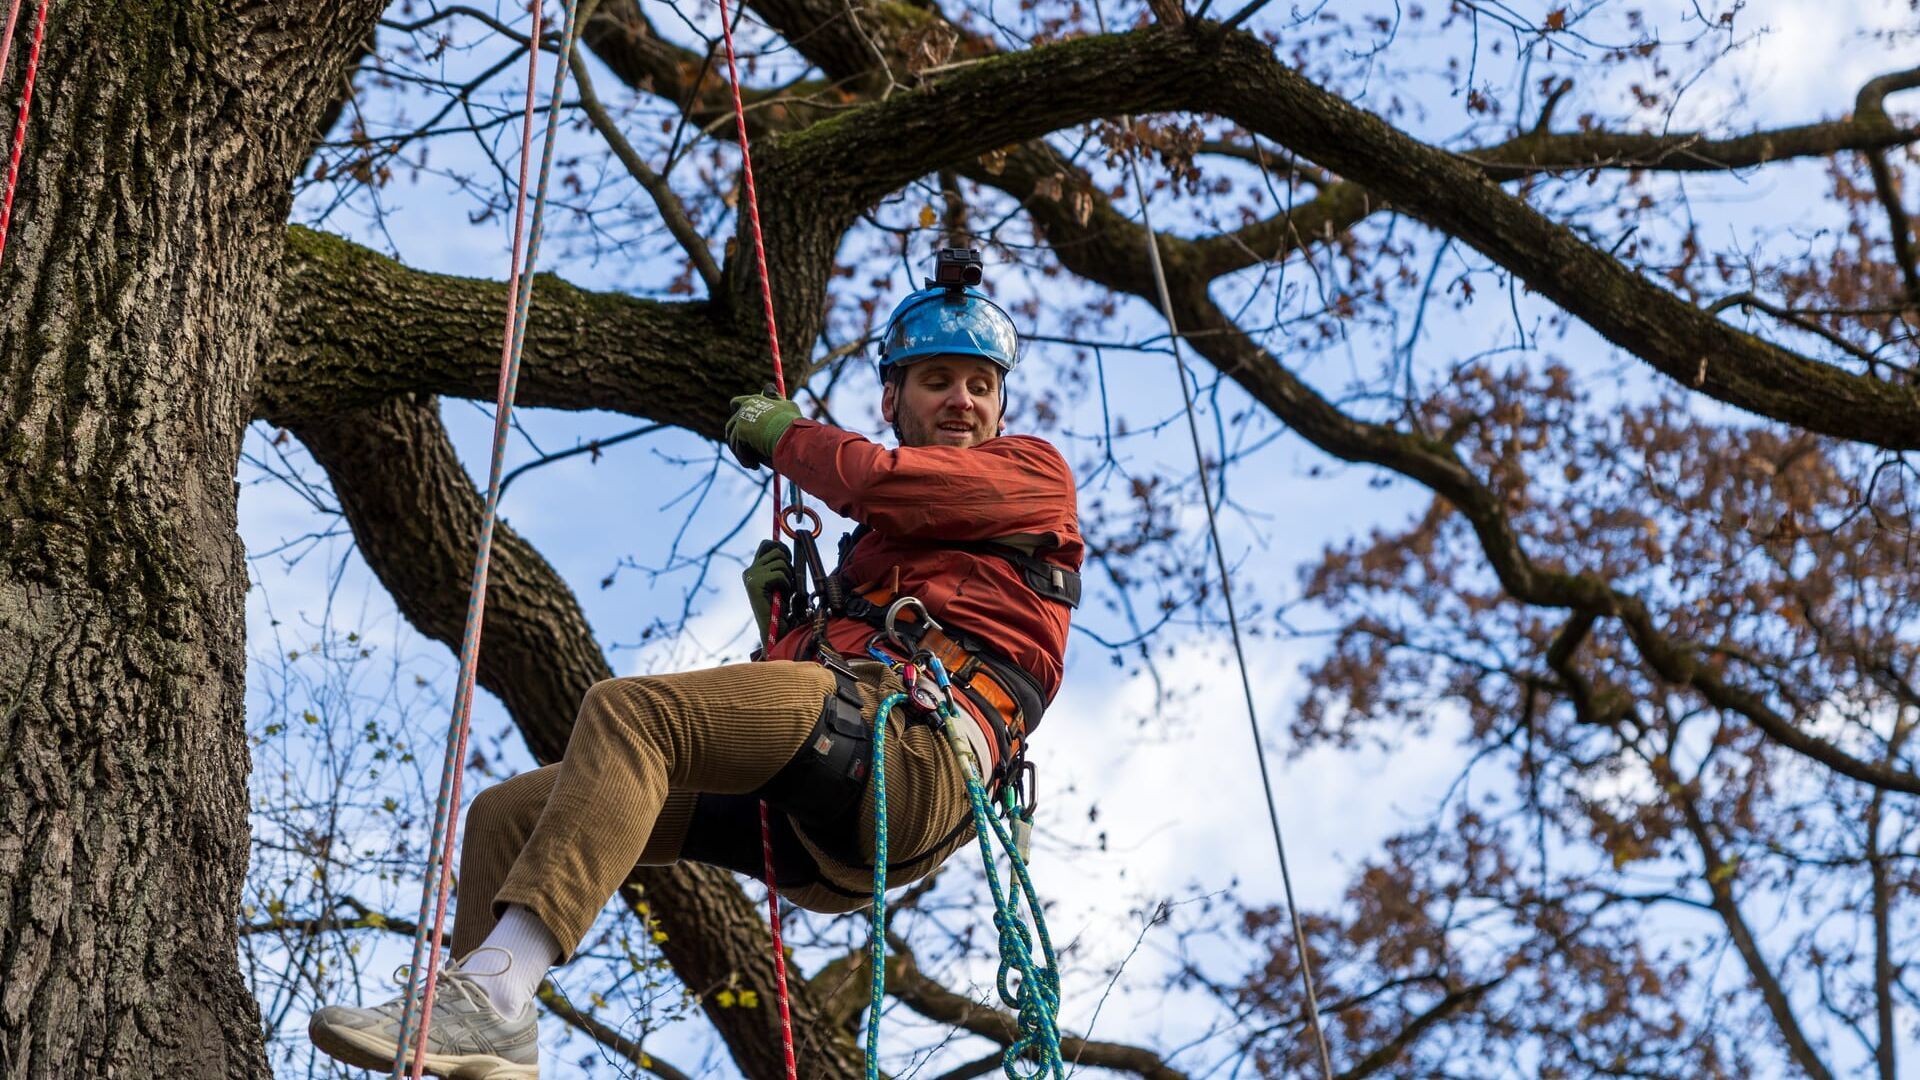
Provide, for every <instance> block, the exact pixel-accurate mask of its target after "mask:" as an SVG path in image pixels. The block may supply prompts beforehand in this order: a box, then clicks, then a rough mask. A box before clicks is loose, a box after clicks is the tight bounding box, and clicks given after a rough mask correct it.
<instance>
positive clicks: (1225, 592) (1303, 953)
mask: <svg viewBox="0 0 1920 1080" xmlns="http://www.w3.org/2000/svg"><path fill="white" fill-rule="evenodd" d="M1093 11H1094V17H1095V18H1096V19H1097V20H1098V21H1099V25H1100V32H1101V33H1103V34H1104V33H1106V32H1107V18H1106V13H1105V12H1104V11H1103V10H1102V8H1101V5H1100V0H1094V4H1093ZM1243 14H1244V13H1243ZM1240 17H1242V16H1236V17H1235V18H1236V19H1237V18H1240ZM1125 120H1126V124H1127V126H1128V127H1129V128H1131V127H1132V126H1133V118H1132V117H1131V116H1129V117H1126V118H1125ZM1126 158H1127V169H1128V171H1129V172H1130V173H1131V174H1132V178H1133V193H1134V198H1135V199H1137V200H1138V201H1139V203H1140V223H1141V225H1142V227H1143V228H1144V229H1145V230H1146V234H1147V262H1148V264H1149V265H1150V266H1151V267H1152V269H1153V285H1154V289H1155V291H1156V292H1157V293H1158V294H1159V298H1160V313H1161V315H1162V316H1164V317H1165V318H1166V320H1167V335H1168V341H1169V343H1170V344H1171V345H1172V347H1173V359H1174V364H1175V366H1176V368H1177V370H1178V373H1179V376H1180V399H1181V401H1182V402H1183V403H1184V404H1185V407H1186V413H1187V434H1188V435H1189V436H1191V438H1192V441H1193V461H1194V467H1195V469H1197V470H1198V473H1199V477H1200V499H1201V501H1202V502H1203V503H1204V504H1205V505H1206V508H1207V537H1208V539H1209V541H1210V542H1211V543H1212V545H1213V558H1214V564H1215V566H1216V568H1217V569H1218V570H1219V572H1220V596H1221V599H1222V600H1224V601H1225V602H1226V606H1227V626H1228V627H1229V628H1230V629H1231V630H1232V632H1233V656H1234V660H1235V661H1236V662H1237V663H1238V664H1239V667H1240V689H1241V692H1242V693H1243V694H1244V695H1245V697H1246V702H1247V724H1248V726H1249V727H1250V728H1251V730H1252V734H1253V756H1254V760H1255V761H1256V762H1258V763H1259V765H1260V787H1261V789H1262V790H1263V791H1264V792H1265V793H1266V797H1267V821H1268V823H1269V824H1270V825H1272V826H1273V850H1274V854H1275V855H1277V856H1278V857H1279V861H1280V884H1281V888H1282V889H1283V890H1284V891H1285V894H1286V898H1287V914H1288V915H1289V916H1290V917H1291V919H1292V922H1293V944H1294V949H1295V951H1296V952H1297V954H1298V956H1299V960H1300V985H1301V987H1302V989H1303V990H1304V991H1305V993H1306V998H1307V1009H1306V1012H1307V1027H1308V1029H1309V1030H1310V1031H1312V1033H1313V1042H1314V1049H1315V1050H1316V1051H1317V1052H1318V1053H1319V1057H1320V1071H1321V1073H1322V1075H1323V1076H1324V1077H1325V1080H1333V1061H1332V1058H1331V1057H1330V1055H1329V1054H1328V1053H1327V1036H1326V1033H1325V1032H1324V1031H1323V1030H1322V1029H1321V1027H1320V1002H1319V997H1318V995H1317V994H1316V993H1315V992H1314V985H1313V962H1312V960H1311V958H1310V957H1309V955H1308V952H1307V933H1306V928H1305V927H1304V926H1302V925H1301V923H1300V905H1299V904H1297V903H1295V901H1294V898H1293V874H1292V872H1291V871H1290V870H1289V869H1288V867H1287V843H1286V840H1284V839H1283V838H1282V837H1281V833H1280V811H1279V808H1278V806H1277V804H1276V802H1275V800H1274V797H1273V777H1272V775H1271V773H1270V772H1269V771H1268V769H1267V750H1266V744H1265V743H1263V742H1261V740H1260V717H1259V712H1258V710H1257V709H1256V708H1255V706H1254V700H1253V681H1252V679H1251V678H1250V677H1249V676H1248V674H1247V654H1246V650H1245V649H1244V648H1243V647H1242V646H1241V643H1240V619H1239V616H1238V614H1237V613H1236V612H1235V611H1234V606H1233V579H1232V576H1231V575H1230V574H1229V573H1228V572H1227V555H1226V549H1225V548H1223V547H1222V546H1221V545H1220V523H1219V521H1218V519H1217V518H1216V516H1215V514H1214V509H1213V490H1212V485H1211V484H1210V483H1209V482H1208V480H1207V461H1206V455H1205V454H1204V453H1202V451H1201V448H1200V424H1199V421H1197V420H1195V419H1194V413H1193V387H1192V386H1191V385H1190V384H1189V382H1188V380H1189V379H1190V378H1191V377H1192V376H1191V374H1190V373H1189V371H1188V369H1187V358H1186V354H1185V353H1183V352H1181V351H1180V323H1179V320H1177V319H1175V318H1174V314H1173V298H1172V293H1171V292H1170V291H1169V290H1168V288H1167V271H1166V267H1165V266H1164V265H1162V264H1161V261H1160V241H1159V238H1158V237H1157V235H1156V234H1155V233H1154V231H1153V215H1152V212H1151V211H1150V210H1149V209H1148V206H1147V186H1146V183H1145V181H1143V180H1142V179H1141V178H1140V161H1139V158H1138V156H1137V155H1136V154H1128V155H1126Z"/></svg>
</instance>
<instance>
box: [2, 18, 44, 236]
mask: <svg viewBox="0 0 1920 1080" xmlns="http://www.w3.org/2000/svg"><path fill="white" fill-rule="evenodd" d="M19 13H20V0H13V8H12V10H10V11H8V12H7V38H6V40H7V42H9V43H11V42H12V41H13V24H14V17H15V16H17V15H18V14H19ZM46 31H47V0H40V10H39V13H38V14H36V15H35V16H34V20H33V48H32V49H30V50H28V52H27V85H26V88H25V89H24V90H22V91H21V93H20V119H19V120H18V121H17V122H16V123H15V124H14V126H13V150H12V152H11V153H10V154H9V155H8V161H7V194H6V200H5V202H3V203H0V258H4V257H5V256H6V253H7V226H8V225H10V224H11V223H12V222H13V187H14V183H15V181H17V180H18V179H19V177H20V152H21V151H22V150H24V149H25V148H26V145H27V114H28V112H29V111H30V110H31V109H32V108H33V80H34V76H36V75H38V74H39V73H40V39H41V37H42V36H43V35H45V34H46ZM6 63H7V46H6V45H0V79H4V78H5V76H6V71H7V66H6Z"/></svg>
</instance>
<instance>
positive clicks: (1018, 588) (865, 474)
mask: <svg viewBox="0 0 1920 1080" xmlns="http://www.w3.org/2000/svg"><path fill="white" fill-rule="evenodd" d="M773 464H774V467H775V468H776V469H778V470H779V471H780V473H781V474H782V475H785V476H788V477H791V478H792V479H793V480H794V482H796V483H798V484H799V485H800V487H801V489H802V490H804V491H806V492H807V493H809V494H811V495H812V496H814V497H815V498H817V499H819V500H821V501H822V502H824V503H826V504H827V505H828V506H829V507H832V508H833V510H834V512H836V513H838V514H839V515H841V516H842V517H846V518H851V519H853V520H854V521H857V522H860V523H861V524H863V525H866V526H869V528H870V530H871V531H869V532H868V533H866V535H864V536H862V537H861V538H860V541H859V543H857V544H855V545H854V547H853V550H852V551H850V552H848V553H847V558H846V560H845V562H844V563H842V564H841V567H840V569H841V572H842V573H844V574H845V575H846V577H847V579H848V580H849V581H850V582H852V583H853V585H854V587H855V589H856V590H857V591H865V590H867V589H871V588H875V587H877V586H880V585H891V584H892V580H893V574H894V570H895V568H896V567H897V568H898V569H899V574H900V592H901V593H902V594H910V595H913V596H917V597H919V598H920V600H921V601H922V602H923V603H925V604H926V605H927V608H928V609H929V610H930V611H932V612H933V616H934V618H936V619H938V620H940V621H941V622H942V623H945V624H947V625H949V626H952V627H954V628H956V629H959V630H964V631H966V632H967V633H969V634H972V635H974V636H975V637H978V638H981V639H982V640H984V641H986V642H987V643H989V644H990V645H992V646H993V647H994V648H995V649H996V650H998V651H999V652H1000V653H1001V655H1003V656H1005V657H1006V658H1007V659H1009V660H1011V661H1013V662H1014V663H1015V664H1018V665H1019V666H1020V667H1021V668H1022V669H1023V670H1025V671H1026V672H1027V673H1028V674H1030V675H1032V676H1033V677H1034V678H1035V679H1036V680H1038V681H1039V683H1040V686H1041V689H1042V691H1043V692H1044V693H1045V695H1046V698H1047V700H1048V701H1052V700H1053V696H1054V694H1055V693H1057V692H1058V691H1059V689H1060V676H1061V672H1062V669H1063V663H1064V659H1065V656H1066V651H1067V617H1068V611H1067V608H1066V607H1065V606H1064V605H1061V604H1058V603H1055V602H1054V601H1051V600H1043V599H1041V598H1040V597H1039V596H1037V595H1035V594H1034V592H1033V590H1031V589H1029V588H1028V587H1027V585H1026V582H1025V581H1023V580H1022V579H1021V577H1020V572H1019V571H1018V570H1016V569H1015V568H1014V567H1013V565H1012V564H1011V563H1009V562H1007V560H1005V559H1002V558H1000V557H999V556H996V555H992V554H983V553H976V552H972V551H956V550H954V549H952V548H943V547H941V546H940V544H941V542H942V541H961V542H965V541H970V540H1004V539H1006V538H1007V537H1011V536H1035V537H1039V538H1041V540H1042V544H1041V547H1040V550H1039V552H1038V554H1039V555H1040V557H1041V558H1043V559H1045V560H1046V561H1047V562H1049V563H1053V564H1056V565H1058V566H1062V567H1065V568H1067V569H1069V570H1073V571H1076V572H1077V571H1078V570H1079V569H1080V559H1081V556H1082V555H1083V554H1084V548H1083V546H1082V544H1081V540H1080V515H1079V510H1078V508H1077V504H1076V500H1075V493H1074V487H1073V472H1072V470H1071V469H1069V468H1068V467H1067V462H1066V459H1065V458H1063V457H1061V456H1060V452H1059V451H1058V450H1055V449H1054V448H1053V445H1052V444H1051V443H1049V442H1047V441H1046V440H1045V439H1039V438H1035V437H1033V436H1031V435H1003V436H1000V437H999V438H994V439H989V440H987V441H986V442H984V443H982V444H980V445H979V446H974V447H968V448H964V449H963V448H959V447H948V446H917V447H901V448H900V449H898V450H888V449H886V448H885V447H882V446H880V445H878V444H876V443H874V442H872V441H870V440H868V439H865V438H863V437H861V436H859V435H856V434H854V433H852V432H849V431H843V430H841V429H840V428H836V427H831V426H828V425H826V424H818V423H814V422H813V421H810V420H796V421H794V423H793V426H792V427H789V428H788V429H787V431H786V434H784V435H782V436H781V437H780V442H779V445H777V446H776V447H774V453H773ZM809 633H810V630H809V628H806V627H799V628H795V629H794V630H792V631H790V632H788V633H787V634H786V635H785V636H783V637H782V638H781V639H780V640H779V641H777V642H775V643H774V645H773V648H772V649H770V650H769V651H768V653H767V655H768V656H769V657H772V658H774V659H793V658H794V657H795V656H797V655H798V653H799V651H800V650H801V649H802V648H804V647H805V644H806V641H807V637H808V634H809ZM872 634H873V627H871V626H869V625H868V624H866V623H865V622H862V621H860V620H858V619H851V618H840V619H834V620H832V621H831V622H829V623H828V624H827V640H828V643H829V644H831V645H832V646H833V647H834V648H835V649H836V650H839V651H840V652H841V653H842V654H844V655H848V656H856V657H863V656H865V655H866V653H865V646H866V642H867V639H868V638H869V637H870V636H872Z"/></svg>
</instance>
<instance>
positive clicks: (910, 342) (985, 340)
mask: <svg viewBox="0 0 1920 1080" xmlns="http://www.w3.org/2000/svg"><path fill="white" fill-rule="evenodd" d="M980 269H981V266H980V255H979V253H978V252H975V251H970V250H968V249H966V248H943V249H941V251H940V252H939V253H938V254H937V255H936V256H935V257H934V276H933V277H932V278H930V279H928V280H927V283H926V288H924V289H919V290H917V291H915V292H912V293H909V294H907V298H906V299H904V300H902V301H900V304H899V306H898V307H895V308H894V309H893V314H892V315H889V316H887V327H886V330H885V331H884V332H883V333H882V334H881V335H880V364H879V367H880V379H881V381H883V382H884V381H886V377H887V374H888V372H889V371H891V370H892V368H893V367H894V365H896V364H911V363H913V362H914V361H915V360H924V359H926V358H928V357H930V356H978V357H980V358H982V359H985V360H991V361H993V362H994V363H995V364H998V365H1000V370H1001V371H1003V372H1010V371H1012V370H1013V369H1014V367H1015V365H1017V364H1019V363H1020V338H1019V335H1018V334H1017V333H1016V332H1015V331H1014V328H1013V319H1012V318H1011V317H1010V316H1008V315H1007V313H1006V312H1005V311H1002V310H1001V309H1000V305H998V304H996V303H994V302H993V301H992V300H989V299H987V294H985V293H983V292H981V291H980V290H978V289H975V288H973V286H975V285H978V284H979V283H980Z"/></svg>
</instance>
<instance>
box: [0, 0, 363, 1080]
mask: <svg viewBox="0 0 1920 1080" xmlns="http://www.w3.org/2000/svg"><path fill="white" fill-rule="evenodd" d="M379 6H380V5H379V4H378V3H376V2H373V0H331V2H325V3H323V2H320V0H298V2H285V3H280V4H270V5H250V6H246V7H240V6H233V7H226V6H216V5H212V4H208V3H205V2H204V0H201V2H197V3H191V2H184V0H176V2H170V3H169V2H147V3H137V2H128V3H118V4H56V5H54V9H53V15H52V17H51V20H50V22H49V25H48V26H47V29H46V37H45V46H44V51H43V53H42V57H41V67H40V76H39V84H38V87H37V89H36V101H35V109H34V114H33V122H32V125H31V128H30V131H29V135H28V143H27V148H26V158H25V162H24V164H23V167H22V170H21V184H20V189H19V193H18V196H17V199H16V203H15V206H14V220H13V228H12V233H11V235H10V237H9V239H8V246H7V249H6V252H5V261H4V264H0V298H3V300H0V903H3V904H4V905H5V908H4V911H3V912H0V1075H5V1076H8V1077H22V1078H39V1077H48V1078H53V1077H58V1078H63V1080H64V1078H74V1077H104V1076H125V1077H133V1076H168V1077H220V1076H233V1077H239V1076H261V1075H265V1074H266V1072H267V1069H266V1063H265V1057H264V1054H263V1050H262V1046H261V1038H260V1028H259V1018H258V1011H257V1008H256V1006H255V1004H254V1002H253V999H252V996H251V995H250V994H249V993H248V990H247V987H246V985H245V984H244V982H243V981H242V979H241V977H240V972H239V966H238V963H237V959H236V953H235V941H236V939H235V924H234V913H235V910H236V908H237V906H238V903H239V898H240V889H241V883H242V881H243V880H244V877H245V872H246V865H247V843H248V832H247V817H246V806H247V799H246V794H247V793H246V776H247V770H248V758H247V747H246V740H245V735H244V712H243V702H242V692H243V688H244V677H245V659H246V658H245V652H244V626H245V622H244V597H245V593H246V588H247V586H246V570H245V565H244V562H243V560H242V551H241V546H240V541H239V538H238V536H237V534H236V532H235V488H234V483H233V473H234V467H235V463H236V457H237V455H238V451H239V445H240V438H241V435H242V433H243V431H244V430H245V426H246V423H247V420H248V417H249V415H250V413H251V410H252V392H253V385H252V384H253V376H254V367H255V363H256V354H257V351H258V346H259V343H260V342H261V341H262V340H263V338H265V336H266V335H267V334H268V332H269V330H270V328H271V326H272V318H273V312H272V310H271V308H272V300H273V297H274V295H275V293H274V289H273V275H274V273H275V271H276V270H277V268H278V266H279V262H280V251H281V245H282V241H283V237H284V235H285V230H284V223H285V220H286V215H287V212H288V209H289V206H290V200H291V196H290V185H291V180H292V177H293V176H294V175H295V173H296V171H297V170H298V169H299V168H300V166H301V163H302V160H303V159H304V157H305V154H306V151H307V148H308V147H309V145H310V144H311V141H312V128H313V127H314V125H315V123H316V121H317V119H318V117H319V113H320V109H321V107H322V105H323V104H324V99H325V96H326V94H327V92H329V91H330V90H331V89H332V86H333V82H334V81H336V80H335V76H337V73H338V72H339V70H340V65H341V63H342V62H343V59H344V57H345V56H346V55H347V53H348V52H349V50H350V49H351V47H352V45H353V44H354V43H357V42H360V41H363V40H365V37H366V34H367V33H368V32H369V31H370V29H371V25H372V20H373V18H374V17H375V15H376V14H377V13H378V10H379ZM22 45H23V47H22V48H21V49H17V50H16V52H17V53H24V42H23V43H22ZM11 67H12V69H13V70H12V72H11V73H9V76H8V79H9V81H8V82H7V83H6V84H5V85H4V87H3V88H0V90H3V92H0V103H4V104H5V112H6V114H7V115H8V116H9V118H10V117H11V115H12V111H13V107H14V104H13V103H15V102H17V101H18V98H19V91H20V82H21V72H22V69H23V68H24V64H23V63H21V62H20V61H18V60H16V61H15V63H14V64H12V65H11Z"/></svg>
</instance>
